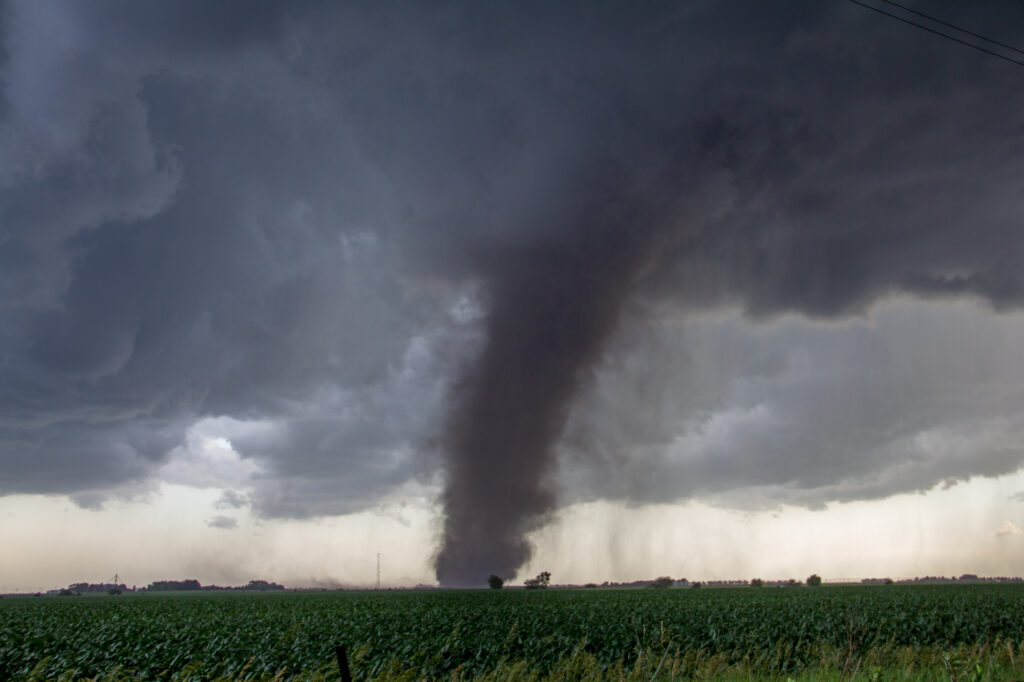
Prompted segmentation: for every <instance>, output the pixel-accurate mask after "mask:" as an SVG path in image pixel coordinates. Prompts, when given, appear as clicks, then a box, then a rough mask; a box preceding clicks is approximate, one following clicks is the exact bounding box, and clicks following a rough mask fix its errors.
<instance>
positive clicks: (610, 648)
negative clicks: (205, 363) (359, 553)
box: [0, 584, 1024, 680]
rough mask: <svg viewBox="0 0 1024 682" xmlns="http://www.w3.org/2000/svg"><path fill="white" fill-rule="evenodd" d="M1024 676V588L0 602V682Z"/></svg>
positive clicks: (487, 592) (419, 593)
mask: <svg viewBox="0 0 1024 682" xmlns="http://www.w3.org/2000/svg"><path fill="white" fill-rule="evenodd" d="M335 644H344V645H345V646H346V647H347V649H348V651H349V659H350V662H351V664H352V671H353V673H354V676H355V678H356V679H364V680H365V679H381V680H388V679H402V680H419V679H427V680H429V679H455V680H470V679H486V680H498V679H502V680H518V679H537V680H540V679H558V680H570V679H573V680H576V679H595V680H597V679H645V680H649V679H665V680H668V679H737V680H739V679H744V680H746V679H777V680H810V679H835V680H844V679H950V680H967V679H972V680H975V679H978V680H980V679H993V680H997V679H1014V678H1019V679H1022V680H1024V660H1022V659H1024V585H1016V584H971V585H910V586H903V585H893V586H881V585H880V586H850V587H840V586H825V587H820V588H810V587H795V588H767V587H765V588H705V589H700V590H694V589H683V588H671V589H663V590H657V589H604V588H601V589H583V588H581V589H548V590H531V591H527V590H511V589H505V590H500V591H497V590H407V591H383V592H286V593H259V594H245V593H177V594H162V595H157V594H139V593H136V594H125V595H119V596H107V595H103V596H83V597H43V598H32V597H15V598H12V597H6V598H4V599H0V680H51V679H60V680H83V679H86V680H93V679H97V680H134V679H145V680H217V679H225V680H243V679H245V680H248V679H253V680H271V679H303V680H336V679H339V671H338V667H337V664H336V663H335V659H334V645H335Z"/></svg>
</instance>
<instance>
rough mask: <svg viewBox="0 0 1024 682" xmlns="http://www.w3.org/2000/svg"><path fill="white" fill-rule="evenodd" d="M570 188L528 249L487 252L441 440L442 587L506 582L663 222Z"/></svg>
mask: <svg viewBox="0 0 1024 682" xmlns="http://www.w3.org/2000/svg"><path fill="white" fill-rule="evenodd" d="M615 184H616V183H615V182H614V181H611V182H603V183H599V184H598V186H597V187H589V188H587V189H588V191H584V192H581V194H582V195H583V196H584V197H592V198H591V199H590V201H586V200H584V201H583V202H582V205H579V204H578V205H577V207H576V208H574V209H572V210H569V211H563V212H561V213H560V215H558V216H556V217H555V219H554V220H553V221H552V222H553V224H552V225H550V226H549V227H548V229H544V230H540V231H537V232H536V234H538V235H539V236H538V237H537V238H535V239H533V240H530V241H529V242H527V243H521V244H517V245H515V246H510V247H507V248H503V249H501V250H499V251H496V252H494V253H492V254H489V256H488V258H487V268H486V269H485V271H484V282H485V288H486V298H487V314H486V318H485V321H484V325H485V334H486V337H485V341H484V344H483V348H482V350H481V352H480V354H479V356H478V357H476V358H475V359H474V361H473V362H472V363H470V364H469V365H468V366H467V367H466V368H465V371H464V372H463V374H462V375H461V377H460V379H459V380H458V381H457V383H456V385H455V387H454V389H453V391H452V394H451V396H450V400H449V412H448V415H447V422H446V428H445V432H444V437H443V443H442V445H443V450H444V461H445V470H446V481H445V487H444V490H443V493H442V503H443V510H444V527H443V535H442V541H441V546H440V550H439V552H438V554H437V556H436V560H435V569H436V575H437V579H438V582H439V583H440V584H441V585H443V586H451V587H460V586H478V585H482V584H484V583H485V581H486V579H487V576H488V575H490V574H492V573H493V574H497V575H499V576H502V577H505V578H509V577H512V576H513V575H514V574H515V573H516V571H517V569H518V568H519V567H520V566H522V565H523V564H524V563H525V562H526V561H527V560H528V559H529V558H530V553H531V547H530V544H529V541H528V539H527V534H528V533H529V532H530V531H532V530H534V529H536V528H538V527H540V526H541V525H542V524H543V523H544V522H545V520H546V519H547V518H549V516H550V514H551V513H552V511H553V510H554V508H555V502H556V495H555V492H556V491H555V490H554V489H553V485H552V481H551V480H550V477H551V474H552V472H553V469H554V459H555V457H554V454H555V446H556V444H557V442H558V439H559V437H560V435H561V433H562V430H563V428H564V427H565V424H566V420H567V417H568V414H569V410H570V407H571V405H572V402H573V398H574V396H575V395H576V394H577V392H578V391H579V390H580V388H581V387H582V386H583V385H584V384H585V381H586V377H587V375H588V373H589V372H590V371H591V370H592V368H593V367H594V365H595V363H597V362H598V361H599V359H600V358H601V355H602V350H603V348H604V346H605V344H606V342H607V340H608V338H609V336H610V335H611V333H612V332H613V330H614V329H615V327H616V322H617V320H618V318H619V315H620V311H621V310H622V308H623V303H624V302H625V301H626V299H627V298H628V296H629V295H630V293H631V292H632V291H633V290H634V288H635V286H636V283H637V282H638V281H639V280H640V279H641V278H642V276H643V273H644V272H645V271H646V269H647V268H648V267H649V264H650V263H651V262H652V260H655V259H657V257H658V253H659V251H660V250H662V249H664V247H665V243H664V242H665V240H663V239H661V237H662V236H664V234H665V233H666V226H665V225H664V224H661V225H659V224H658V222H657V220H656V218H657V215H656V214H657V211H654V210H652V207H651V206H650V205H649V202H646V201H644V200H643V199H642V198H641V197H638V196H636V194H635V193H628V192H624V191H623V190H622V189H621V188H619V187H616V186H614V185H615Z"/></svg>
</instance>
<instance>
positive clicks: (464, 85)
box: [0, 0, 1024, 583]
mask: <svg viewBox="0 0 1024 682" xmlns="http://www.w3.org/2000/svg"><path fill="white" fill-rule="evenodd" d="M947 9H948V11H949V13H950V15H949V18H950V20H954V21H958V22H961V23H963V24H964V25H971V26H975V27H978V28H979V29H985V27H989V28H988V29H985V30H990V31H993V32H995V31H997V30H998V29H999V27H1000V26H1006V25H1013V22H1012V18H1013V17H1016V18H1017V19H1024V17H1021V16H1019V13H1020V12H1021V11H1022V10H1021V9H1020V7H1018V6H1016V5H1013V4H1011V3H1005V4H1000V5H999V6H998V7H996V6H986V7H959V6H958V7H950V8H947ZM1014 13H1017V14H1016V15H1015V14H1014ZM1007 17H1010V19H1008V18H1007ZM997 18H998V19H999V20H998V21H995V19H997ZM0 31H2V38H0V40H2V48H3V49H2V50H0V70H2V77H0V83H2V86H0V88H2V89H0V150H2V154H0V386H3V389H2V390H0V493H16V492H38V493H66V494H69V495H77V496H78V497H79V499H82V500H90V504H95V503H96V500H99V499H102V496H103V494H104V491H111V490H114V489H116V488H117V487H118V486H123V485H132V484H142V483H144V482H145V481H148V480H151V479H153V478H154V477H158V476H160V475H161V472H165V473H167V472H176V473H175V474H174V475H176V476H179V477H191V478H190V479H189V480H191V481H192V484H195V485H217V486H224V487H226V488H230V489H232V490H236V489H237V490H241V489H242V488H245V494H246V495H247V497H246V498H245V499H246V500H247V504H251V506H252V508H253V510H254V511H255V512H256V513H258V514H262V515H265V516H287V517H307V516H316V515H322V514H335V513H346V512H349V511H354V510H357V509H361V508H366V507H368V506H371V505H373V504H374V503H375V502H376V501H377V500H379V499H381V498H382V497H385V496H387V495H389V494H395V493H396V492H397V491H402V490H404V489H406V488H405V487H406V486H409V485H425V486H427V487H429V486H431V485H435V484H437V483H438V482H439V481H440V482H441V484H442V485H444V486H445V488H444V492H443V494H442V496H441V499H442V502H443V504H444V506H445V511H446V519H447V521H446V526H445V528H444V531H443V542H444V544H443V546H442V548H441V551H440V552H439V555H438V569H439V576H440V577H441V579H442V580H443V581H445V582H448V583H463V582H471V581H474V580H477V579H478V578H479V576H480V575H486V574H487V573H491V572H496V571H497V572H501V573H503V574H508V573H511V572H512V571H514V570H515V569H516V568H517V567H518V566H519V565H520V564H521V563H522V561H523V560H524V559H525V558H526V557H527V556H528V555H529V551H530V549H529V545H528V544H527V543H526V542H525V540H524V539H523V538H524V535H523V534H524V533H525V532H527V531H529V530H530V529H532V528H535V527H536V526H537V525H538V524H540V523H543V521H544V519H545V518H546V516H547V515H548V514H549V513H550V512H552V511H553V510H554V509H555V507H556V506H557V504H559V501H560V500H564V499H574V498H578V497H614V498H621V499H628V500H631V501H637V502H642V501H648V500H655V499H656V500H669V499H680V498H685V497H689V496H696V495H711V496H719V497H720V498H721V499H723V500H728V499H729V496H730V494H734V493H736V491H739V490H743V491H745V492H744V495H743V499H744V500H747V501H749V500H756V499H761V498H759V497H758V495H753V494H747V493H749V492H750V491H751V490H759V491H761V493H762V497H763V498H764V499H765V500H766V501H765V503H766V504H769V503H772V502H773V501H777V500H778V499H780V498H782V497H785V499H787V500H790V501H796V502H798V503H801V504H808V505H819V504H821V503H823V502H824V501H828V500H833V499H862V498H865V497H878V496H884V495H888V494H891V493H895V492H901V491H906V490H918V489H922V488H924V487H928V486H931V485H934V484H936V483H938V482H942V481H947V480H952V481H955V480H959V479H963V478H967V477H970V476H972V475H997V474H999V473H1004V472H1006V471H1012V470H1014V469H1015V468H1017V467H1019V466H1020V463H1021V457H1020V453H1019V450H1018V449H1017V448H1016V446H1015V443H1016V442H1019V438H1018V436H1019V435H1020V433H1021V423H1020V418H1019V415H1020V413H1021V407H1022V398H1021V396H1020V394H1019V392H1018V391H1016V390H1015V389H1014V387H1013V385H1012V381H1011V379H1012V377H1014V376H1015V374H1014V370H1012V365H1013V363H1012V361H1011V358H1012V355H1013V352H1012V349H1011V347H1010V346H1007V345H1003V344H1002V342H1001V341H1000V340H1001V339H1003V338H1005V337H1006V335H1008V334H1009V335H1010V336H1012V337H1013V338H1016V334H1017V321H1016V320H1017V316H1018V313H1016V312H1015V311H1016V310H1018V309H1019V307H1020V304H1021V301H1022V299H1024V279H1022V277H1024V276H1022V275H1021V273H1022V272H1024V268H1022V265H1024V264H1022V263H1021V254H1022V247H1024V244H1022V237H1021V236H1020V235H1021V234H1022V233H1021V231H1020V229H1019V221H1020V218H1019V216H1020V215H1021V210H1022V209H1024V184H1022V180H1021V177H1022V175H1021V172H1020V170H1021V158H1022V156H1021V149H1022V148H1024V132H1022V131H1024V128H1022V127H1021V125H1020V117H1019V113H1018V112H1019V111H1022V110H1024V107H1022V106H1021V105H1022V104H1024V102H1022V101H1021V100H1022V99H1024V94H1022V92H1024V91H1022V89H1021V88H1020V87H1019V84H1020V75H1019V71H1018V70H1017V69H1016V68H1015V67H1013V66H1012V65H1009V64H1006V63H1003V62H999V61H998V60H994V59H991V58H989V57H986V56H985V55H981V54H977V53H974V52H971V51H967V50H964V49H961V48H959V47H957V46H953V45H950V44H948V43H945V42H943V41H939V40H937V39H933V38H932V37H929V36H924V35H916V34H907V33H906V31H907V29H906V28H905V27H901V26H899V25H897V24H896V23H895V22H887V21H885V20H884V19H881V18H880V17H878V16H875V15H874V13H869V12H865V11H863V10H861V9H860V8H857V7H855V6H853V5H850V4H849V3H832V4H829V3H815V2H806V3H796V4H792V5H787V6H786V7H784V8H780V7H776V6H772V7H768V6H766V5H764V4H763V3H753V2H739V1H736V2H725V3H702V2H692V3H684V4H678V5H676V6H672V7H667V6H657V7H644V8H636V7H625V6H623V7H614V6H605V7H593V6H590V5H588V4H583V3H580V4H579V5H573V4H559V5H557V6H544V5H516V6H475V5H470V4H462V3H445V4H443V5H440V6H434V7H425V6H420V5H418V4H415V3H398V4H392V5H387V6H382V5H362V4H354V5H346V6H337V5H334V4H329V3H318V2H302V3H292V4H289V5H287V6H284V5H279V4H277V3H237V4H236V3H230V2H229V3H218V4H217V5H216V6H211V5H209V4H208V3H175V5H174V6H173V7H157V6H150V5H131V4H128V3H120V2H100V3H92V4H90V5H79V4H75V3H70V2H46V3H36V2H22V1H17V0H12V1H11V2H8V3H7V4H5V5H3V6H2V7H0ZM996 103H998V105H997V104H996ZM894 296H901V297H904V298H900V301H901V302H899V303H898V304H892V305H895V307H891V306H890V307H886V306H888V305H890V304H887V303H885V302H886V301H890V300H891V299H892V297H894ZM954 299H955V300H957V301H960V302H959V303H957V304H956V306H954V307H953V308H950V307H949V304H948V302H949V301H951V300H954ZM907 301H917V303H912V302H911V303H908V302H907ZM921 301H927V302H929V303H921ZM964 301H970V302H972V303H971V304H970V305H971V306H973V307H970V306H968V308H969V310H970V312H964V310H965V308H964V306H965V305H967V304H965V303H964ZM901 306H902V307H901ZM893 310H897V311H900V314H901V315H906V316H907V319H913V320H915V321H916V322H915V323H914V324H910V323H908V322H903V321H901V319H902V318H898V317H893V313H892V311H893ZM723 311H724V312H723ZM879 311H880V312H879ZM950 311H953V312H950ZM993 311H998V312H999V315H996V314H995V313H994V312H993ZM876 313H877V314H879V315H881V316H882V319H880V320H876V321H875V322H873V323H872V324H874V325H876V326H874V327H872V326H871V325H870V324H868V323H867V322H865V320H870V319H872V315H875V314H876ZM715 315H719V316H720V317H717V318H716V317H714V316H715ZM790 315H795V316H796V317H789V316H790ZM865 316H866V317H865ZM780 320H781V321H780ZM929 325H931V326H929ZM964 330H971V331H969V332H967V331H964ZM965 334H966V335H967V337H969V338H964V335H965ZM950 339H957V340H958V341H957V342H956V343H953V342H951V341H950ZM968 396H969V397H968ZM217 420H220V421H217ZM204 424H205V425H207V426H209V425H210V424H221V425H223V426H224V433H220V434H213V433H210V434H207V435H208V436H209V437H210V438H223V439H225V440H226V441H228V444H225V445H223V449H224V452H230V453H232V455H231V456H232V457H234V458H235V459H234V460H232V462H234V461H236V460H237V461H244V462H248V463H250V464H252V467H250V468H246V467H235V468H233V469H231V470H230V472H228V470H227V469H225V472H224V473H220V474H217V476H213V477H209V476H207V477H203V476H198V475H196V472H195V471H194V470H190V469H189V466H191V465H190V464H189V463H192V464H195V463H197V462H200V463H201V462H202V461H204V460H203V458H202V456H201V455H202V452H201V450H202V448H201V447H200V446H194V445H193V444H192V441H190V434H193V435H194V434H196V433H197V431H196V429H197V428H200V426H199V425H204ZM231 424H233V425H234V426H231V427H230V428H229V425H231ZM229 432H230V433H229ZM204 433H205V432H204ZM193 440H194V439H193ZM203 447H205V446H203ZM218 447H221V446H218ZM197 466H198V465H197ZM232 466H234V465H232ZM240 471H241V472H245V471H257V472H258V474H257V473H254V474H252V475H251V477H250V479H249V480H248V481H239V480H236V478H237V472H240ZM438 471H443V472H444V474H443V476H440V477H439V476H438V475H437V472H438ZM231 472H235V473H231ZM168 475H170V474H168ZM233 477H234V478H233ZM182 480H184V478H182ZM243 484H244V485H243ZM231 499H235V498H231ZM239 499H240V498H239ZM229 503H230V500H229V499H228V498H225V504H229ZM485 545H487V546H491V547H493V548H494V549H493V551H491V550H487V551H483V550H481V547H482V546H485Z"/></svg>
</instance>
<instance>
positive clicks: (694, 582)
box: [690, 580, 704, 589]
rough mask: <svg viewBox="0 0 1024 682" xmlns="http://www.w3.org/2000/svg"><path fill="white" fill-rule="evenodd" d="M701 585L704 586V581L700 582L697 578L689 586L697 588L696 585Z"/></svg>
mask: <svg viewBox="0 0 1024 682" xmlns="http://www.w3.org/2000/svg"><path fill="white" fill-rule="evenodd" d="M703 586H704V583H702V582H701V581H699V580H694V581H693V582H692V583H690V587H691V588H692V589H697V588H698V587H703Z"/></svg>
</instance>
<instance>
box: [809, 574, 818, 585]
mask: <svg viewBox="0 0 1024 682" xmlns="http://www.w3.org/2000/svg"><path fill="white" fill-rule="evenodd" d="M807 585H808V586H809V587H821V576H820V575H818V574H817V573H812V574H811V575H810V576H808V578H807Z"/></svg>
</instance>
